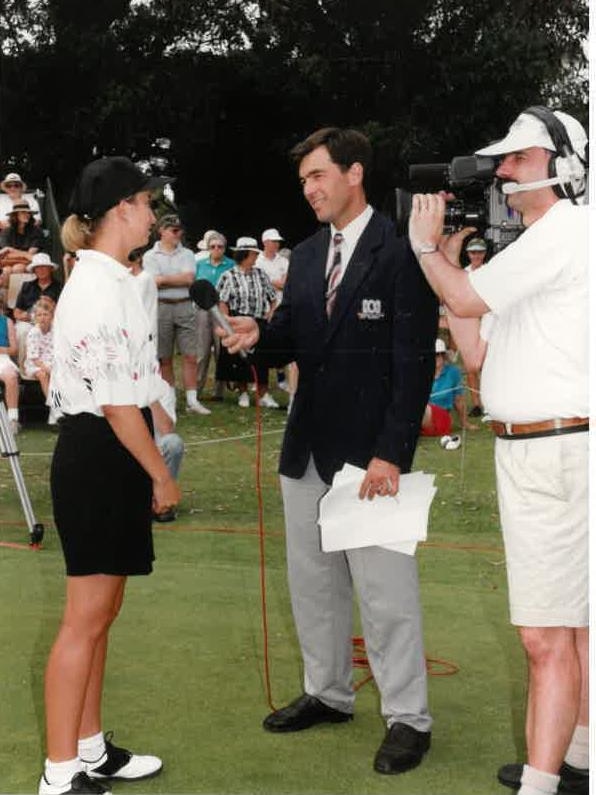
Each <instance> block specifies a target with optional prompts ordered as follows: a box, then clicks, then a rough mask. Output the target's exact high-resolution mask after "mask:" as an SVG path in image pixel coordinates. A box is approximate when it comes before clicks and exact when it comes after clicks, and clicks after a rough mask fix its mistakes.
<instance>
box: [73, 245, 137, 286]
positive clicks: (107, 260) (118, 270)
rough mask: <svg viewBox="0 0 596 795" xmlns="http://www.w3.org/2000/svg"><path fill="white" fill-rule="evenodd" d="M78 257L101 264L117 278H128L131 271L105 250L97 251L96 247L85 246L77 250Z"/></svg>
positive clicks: (84, 260) (83, 260)
mask: <svg viewBox="0 0 596 795" xmlns="http://www.w3.org/2000/svg"><path fill="white" fill-rule="evenodd" d="M77 259H80V260H81V261H82V262H91V263H93V264H96V265H101V267H102V268H106V269H107V271H108V272H109V273H110V274H111V275H112V276H113V277H114V278H115V279H120V280H122V279H126V278H127V277H128V276H130V271H129V270H128V268H127V267H126V265H123V264H122V263H121V262H118V260H116V259H114V257H111V256H110V255H109V254H106V253H104V252H103V251H97V249H94V248H84V249H80V250H79V251H77Z"/></svg>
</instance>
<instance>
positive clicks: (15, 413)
mask: <svg viewBox="0 0 596 795" xmlns="http://www.w3.org/2000/svg"><path fill="white" fill-rule="evenodd" d="M6 413H7V414H8V419H9V420H16V421H17V422H18V421H19V410H18V409H8V410H7V412H6Z"/></svg>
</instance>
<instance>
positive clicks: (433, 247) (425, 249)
mask: <svg viewBox="0 0 596 795" xmlns="http://www.w3.org/2000/svg"><path fill="white" fill-rule="evenodd" d="M438 250H439V247H438V246H437V244H436V243H423V244H422V245H421V246H419V247H418V248H417V250H416V256H417V257H421V256H422V255H423V254H434V253H435V251H438Z"/></svg>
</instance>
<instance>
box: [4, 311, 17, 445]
mask: <svg viewBox="0 0 596 795" xmlns="http://www.w3.org/2000/svg"><path fill="white" fill-rule="evenodd" d="M4 309H5V305H4V298H3V297H2V296H0V381H2V383H3V384H4V402H5V403H6V410H7V413H8V421H9V423H10V428H11V430H12V432H13V433H14V434H17V433H18V432H19V427H20V426H19V368H18V367H17V366H16V364H15V363H14V361H13V358H14V357H16V355H17V335H16V332H15V327H14V323H13V322H12V320H11V319H10V318H9V317H6V315H5V314H4Z"/></svg>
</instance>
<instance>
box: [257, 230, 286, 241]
mask: <svg viewBox="0 0 596 795" xmlns="http://www.w3.org/2000/svg"><path fill="white" fill-rule="evenodd" d="M261 240H262V241H263V243H264V242H265V241H266V240H277V241H278V242H279V241H282V240H283V237H282V236H281V235H280V234H279V232H278V231H277V229H265V231H264V232H263V234H262V235H261Z"/></svg>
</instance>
